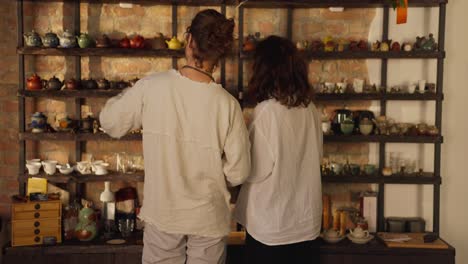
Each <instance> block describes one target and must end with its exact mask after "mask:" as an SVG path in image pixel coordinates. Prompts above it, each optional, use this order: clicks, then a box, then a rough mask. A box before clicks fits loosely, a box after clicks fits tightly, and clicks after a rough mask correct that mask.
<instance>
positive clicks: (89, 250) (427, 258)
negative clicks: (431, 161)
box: [4, 234, 455, 264]
mask: <svg viewBox="0 0 468 264" xmlns="http://www.w3.org/2000/svg"><path fill="white" fill-rule="evenodd" d="M228 244H229V246H228V259H227V263H228V264H234V263H242V257H243V255H244V253H243V252H244V250H243V249H244V246H243V236H242V235H240V234H234V235H232V236H231V237H230V238H229V240H228ZM142 249H143V245H142V240H141V234H139V235H136V236H135V237H133V238H131V239H129V241H128V243H127V244H124V245H108V244H106V243H105V242H104V241H103V240H96V241H94V242H93V243H85V242H79V241H69V242H65V243H63V244H60V245H57V246H31V247H15V248H12V247H8V248H6V249H5V256H4V264H17V263H34V264H45V263H47V264H50V263H67V264H75V263H80V264H86V263H90V264H92V263H99V264H107V263H109V264H111V263H112V264H114V263H116V264H137V263H141V252H142ZM320 252H321V254H320V256H321V263H322V264H347V263H353V264H354V263H357V264H368V263H369V264H370V263H372V264H375V263H378V264H395V263H398V264H412V263H415V264H419V263H424V264H455V249H454V248H453V247H451V246H450V247H449V249H412V248H388V247H386V246H385V245H384V244H383V243H382V242H380V241H378V240H373V241H371V242H370V243H368V244H367V245H356V244H353V243H351V242H350V241H348V240H346V239H345V240H343V241H341V242H340V243H338V244H335V245H329V244H324V243H321V246H320ZM304 263H307V261H305V262H304Z"/></svg>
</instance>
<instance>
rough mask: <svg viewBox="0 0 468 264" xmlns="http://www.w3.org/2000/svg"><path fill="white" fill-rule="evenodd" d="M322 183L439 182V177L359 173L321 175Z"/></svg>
mask: <svg viewBox="0 0 468 264" xmlns="http://www.w3.org/2000/svg"><path fill="white" fill-rule="evenodd" d="M322 182H324V183H375V184H378V183H384V184H441V183H442V178H441V177H434V174H433V173H428V172H425V173H422V174H419V173H413V174H408V175H392V176H383V175H374V176H368V175H360V176H343V175H339V176H334V175H332V176H322Z"/></svg>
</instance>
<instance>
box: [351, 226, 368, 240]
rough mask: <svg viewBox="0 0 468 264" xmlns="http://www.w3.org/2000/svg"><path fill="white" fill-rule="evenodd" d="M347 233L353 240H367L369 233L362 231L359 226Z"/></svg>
mask: <svg viewBox="0 0 468 264" xmlns="http://www.w3.org/2000/svg"><path fill="white" fill-rule="evenodd" d="M349 232H350V233H351V235H352V236H353V237H355V238H367V237H368V236H369V231H367V230H364V229H362V228H361V227H360V226H358V227H356V228H354V230H349Z"/></svg>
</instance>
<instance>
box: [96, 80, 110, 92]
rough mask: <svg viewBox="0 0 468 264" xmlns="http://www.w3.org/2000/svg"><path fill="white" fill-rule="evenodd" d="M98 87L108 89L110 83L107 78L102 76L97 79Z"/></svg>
mask: <svg viewBox="0 0 468 264" xmlns="http://www.w3.org/2000/svg"><path fill="white" fill-rule="evenodd" d="M97 88H98V89H103V90H107V89H109V88H110V83H109V81H108V80H107V79H105V78H102V79H99V80H98V81H97Z"/></svg>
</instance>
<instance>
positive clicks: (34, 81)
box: [26, 74, 42, 90]
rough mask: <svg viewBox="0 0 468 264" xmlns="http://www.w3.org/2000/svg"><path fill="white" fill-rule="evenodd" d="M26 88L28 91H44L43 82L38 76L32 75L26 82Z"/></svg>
mask: <svg viewBox="0 0 468 264" xmlns="http://www.w3.org/2000/svg"><path fill="white" fill-rule="evenodd" d="M26 88H27V89H28V90H41V89H42V80H41V77H39V76H38V75H37V74H33V75H31V77H29V78H28V79H27V81H26Z"/></svg>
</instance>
